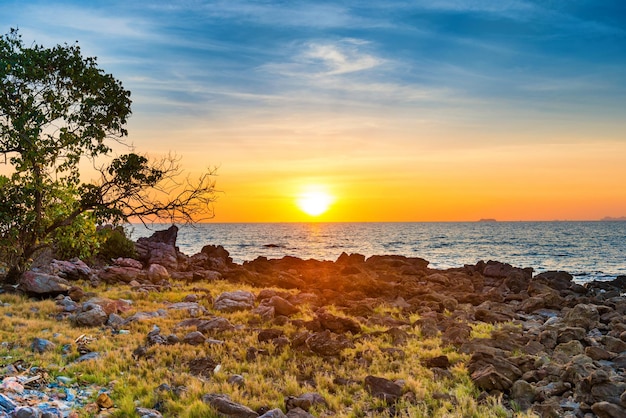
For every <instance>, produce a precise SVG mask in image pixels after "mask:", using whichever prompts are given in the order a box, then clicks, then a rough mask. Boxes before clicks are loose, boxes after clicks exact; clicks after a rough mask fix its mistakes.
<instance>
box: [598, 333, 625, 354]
mask: <svg viewBox="0 0 626 418" xmlns="http://www.w3.org/2000/svg"><path fill="white" fill-rule="evenodd" d="M602 343H603V344H604V348H606V349H607V350H608V351H612V352H614V353H621V352H624V351H626V342H624V341H622V340H620V339H618V338H615V337H611V336H610V335H605V336H604V337H603V338H602Z"/></svg>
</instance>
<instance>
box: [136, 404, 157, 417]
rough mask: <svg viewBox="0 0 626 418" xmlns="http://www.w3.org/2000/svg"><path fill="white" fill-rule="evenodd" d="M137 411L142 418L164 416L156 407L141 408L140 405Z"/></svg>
mask: <svg viewBox="0 0 626 418" xmlns="http://www.w3.org/2000/svg"><path fill="white" fill-rule="evenodd" d="M135 412H136V413H137V415H139V416H140V417H141V418H161V417H162V416H163V415H161V413H160V412H159V411H157V410H156V409H148V408H141V407H139V406H138V407H136V408H135Z"/></svg>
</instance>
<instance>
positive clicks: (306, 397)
mask: <svg viewBox="0 0 626 418" xmlns="http://www.w3.org/2000/svg"><path fill="white" fill-rule="evenodd" d="M315 405H327V403H326V399H324V397H323V396H322V395H320V394H319V393H317V392H309V393H305V394H302V395H300V396H298V397H295V396H288V397H286V398H285V409H286V410H287V411H291V410H292V409H295V408H300V409H302V410H304V411H307V412H308V411H309V409H311V407H313V406H315Z"/></svg>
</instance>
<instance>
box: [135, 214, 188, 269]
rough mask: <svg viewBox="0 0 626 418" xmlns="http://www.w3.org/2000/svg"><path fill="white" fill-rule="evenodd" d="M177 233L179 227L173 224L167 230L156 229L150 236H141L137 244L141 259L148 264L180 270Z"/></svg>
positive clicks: (138, 254)
mask: <svg viewBox="0 0 626 418" xmlns="http://www.w3.org/2000/svg"><path fill="white" fill-rule="evenodd" d="M177 235H178V227H177V226H176V225H172V226H171V227H169V228H168V229H167V230H164V231H156V232H155V233H154V234H152V236H150V237H142V238H139V239H138V240H137V243H136V244H135V249H136V250H137V256H138V258H139V260H141V261H142V262H144V264H146V265H150V264H159V265H161V266H163V267H165V268H167V269H168V270H172V271H176V270H178V250H177V248H176V237H177Z"/></svg>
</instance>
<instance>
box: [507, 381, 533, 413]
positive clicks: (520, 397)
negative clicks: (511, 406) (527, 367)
mask: <svg viewBox="0 0 626 418" xmlns="http://www.w3.org/2000/svg"><path fill="white" fill-rule="evenodd" d="M536 396H537V393H536V391H535V388H533V386H532V385H531V384H530V383H528V382H527V381H525V380H517V381H515V383H513V386H512V387H511V399H512V400H514V401H515V402H516V403H517V405H519V407H520V408H521V409H522V410H523V411H525V410H527V409H528V408H530V407H531V405H532V404H533V402H534V401H535V397H536Z"/></svg>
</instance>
